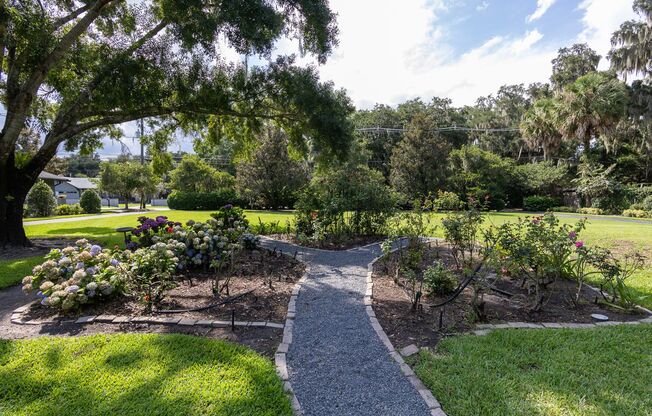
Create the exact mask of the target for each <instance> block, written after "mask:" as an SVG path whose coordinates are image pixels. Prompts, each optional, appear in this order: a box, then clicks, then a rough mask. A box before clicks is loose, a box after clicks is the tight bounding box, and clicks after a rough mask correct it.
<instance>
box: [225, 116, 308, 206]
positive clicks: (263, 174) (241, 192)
mask: <svg viewBox="0 0 652 416" xmlns="http://www.w3.org/2000/svg"><path fill="white" fill-rule="evenodd" d="M262 136H263V137H262V139H261V140H260V141H261V144H260V146H259V147H258V148H257V149H256V150H255V151H254V153H253V156H252V158H251V160H250V161H248V162H243V163H240V164H239V165H238V167H237V173H236V186H237V191H238V196H239V197H240V198H241V199H243V200H245V201H248V202H249V205H250V206H257V207H266V208H280V207H292V206H294V202H295V201H296V198H297V193H298V192H299V190H300V189H301V188H302V187H303V186H305V185H306V184H307V182H308V171H307V169H306V166H305V165H304V164H303V163H301V162H300V161H297V160H294V159H292V158H291V157H290V154H289V153H288V140H287V137H286V135H285V133H284V132H283V131H281V130H278V129H275V128H272V127H268V128H267V129H266V131H265V133H264V134H263V135H262Z"/></svg>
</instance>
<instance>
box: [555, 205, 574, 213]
mask: <svg viewBox="0 0 652 416" xmlns="http://www.w3.org/2000/svg"><path fill="white" fill-rule="evenodd" d="M550 210H551V211H553V212H577V208H574V207H566V206H559V207H552V208H551V209H550Z"/></svg>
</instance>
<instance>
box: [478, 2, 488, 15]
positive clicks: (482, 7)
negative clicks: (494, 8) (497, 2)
mask: <svg viewBox="0 0 652 416" xmlns="http://www.w3.org/2000/svg"><path fill="white" fill-rule="evenodd" d="M488 7H489V2H488V1H483V2H482V3H480V4H478V5H477V6H475V10H476V11H478V12H481V11H483V10H487V8H488Z"/></svg>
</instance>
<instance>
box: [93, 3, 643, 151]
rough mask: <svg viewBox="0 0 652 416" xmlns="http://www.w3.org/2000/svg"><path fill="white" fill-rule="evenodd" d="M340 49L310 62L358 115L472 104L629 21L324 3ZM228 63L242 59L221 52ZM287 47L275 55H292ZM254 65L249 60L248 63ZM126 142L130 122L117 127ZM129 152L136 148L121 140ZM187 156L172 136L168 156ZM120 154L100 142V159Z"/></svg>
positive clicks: (602, 45)
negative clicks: (380, 108)
mask: <svg viewBox="0 0 652 416" xmlns="http://www.w3.org/2000/svg"><path fill="white" fill-rule="evenodd" d="M330 4H331V9H332V10H333V11H334V12H336V13H337V14H338V17H337V21H338V26H339V31H340V35H339V46H338V47H337V48H336V49H335V51H334V53H333V54H332V56H331V57H330V58H329V60H328V61H327V63H326V64H323V65H318V64H317V62H316V60H315V59H314V58H313V57H310V56H305V57H302V58H300V59H299V63H300V64H303V65H315V66H316V67H317V68H318V70H319V73H320V76H321V78H322V80H323V81H332V82H333V83H334V84H335V86H336V87H337V88H344V89H345V90H346V91H347V92H348V94H349V96H350V97H351V98H352V100H353V102H354V104H355V105H356V107H357V108H359V109H367V108H371V107H373V105H374V104H375V103H382V104H389V105H397V104H399V103H401V102H403V101H405V100H407V99H411V98H416V97H421V98H422V99H423V100H425V101H428V100H430V99H431V98H432V97H433V96H438V97H447V98H450V99H451V100H452V101H453V104H454V105H458V106H461V105H467V104H473V103H474V102H475V100H476V99H477V98H478V97H480V96H485V95H488V94H491V93H495V92H496V91H497V90H498V88H499V87H500V86H501V85H505V84H520V83H524V84H529V83H532V82H546V81H548V79H549V77H550V74H551V62H550V61H551V60H552V59H553V58H554V57H555V56H556V55H557V51H558V49H559V48H561V47H564V46H570V45H572V44H574V43H577V42H586V43H588V44H589V46H590V47H591V48H593V49H595V50H596V51H598V53H599V54H600V55H602V56H603V59H602V61H601V63H600V68H601V69H607V68H608V67H609V62H608V61H607V59H606V54H607V52H608V51H609V49H610V38H611V34H612V33H613V32H614V31H615V30H616V29H617V28H618V27H619V26H620V24H621V23H622V22H624V21H625V20H628V19H632V18H635V15H634V12H633V11H632V0H331V1H330ZM220 50H221V51H222V52H223V54H224V56H225V57H226V58H227V59H228V60H233V61H239V60H242V57H240V56H238V55H237V54H235V53H234V52H232V51H230V50H229V49H228V48H227V47H225V46H224V45H222V46H221V47H220ZM297 52H298V45H297V44H296V42H291V41H289V40H287V39H282V40H280V41H279V42H278V43H277V48H276V54H289V53H297ZM257 62H258V63H262V62H261V61H259V60H257V59H256V58H253V59H252V60H251V61H250V63H252V64H256V63H257ZM123 130H124V131H125V135H126V136H135V131H136V128H135V124H133V123H131V124H127V125H124V126H123ZM125 143H126V144H128V145H129V146H130V147H131V148H132V149H133V151H134V152H136V149H137V147H138V144H137V141H136V140H133V139H126V140H125ZM178 149H181V150H186V151H188V150H190V149H191V145H190V142H189V140H188V139H186V138H183V137H179V143H178V144H176V145H175V149H171V150H178ZM119 152H120V146H119V145H118V144H115V143H110V142H108V141H107V143H106V146H105V149H104V150H103V151H102V152H101V153H102V154H106V155H111V154H115V153H119Z"/></svg>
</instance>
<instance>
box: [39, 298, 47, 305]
mask: <svg viewBox="0 0 652 416" xmlns="http://www.w3.org/2000/svg"><path fill="white" fill-rule="evenodd" d="M41 305H43V306H48V297H47V296H44V297H43V299H41Z"/></svg>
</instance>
